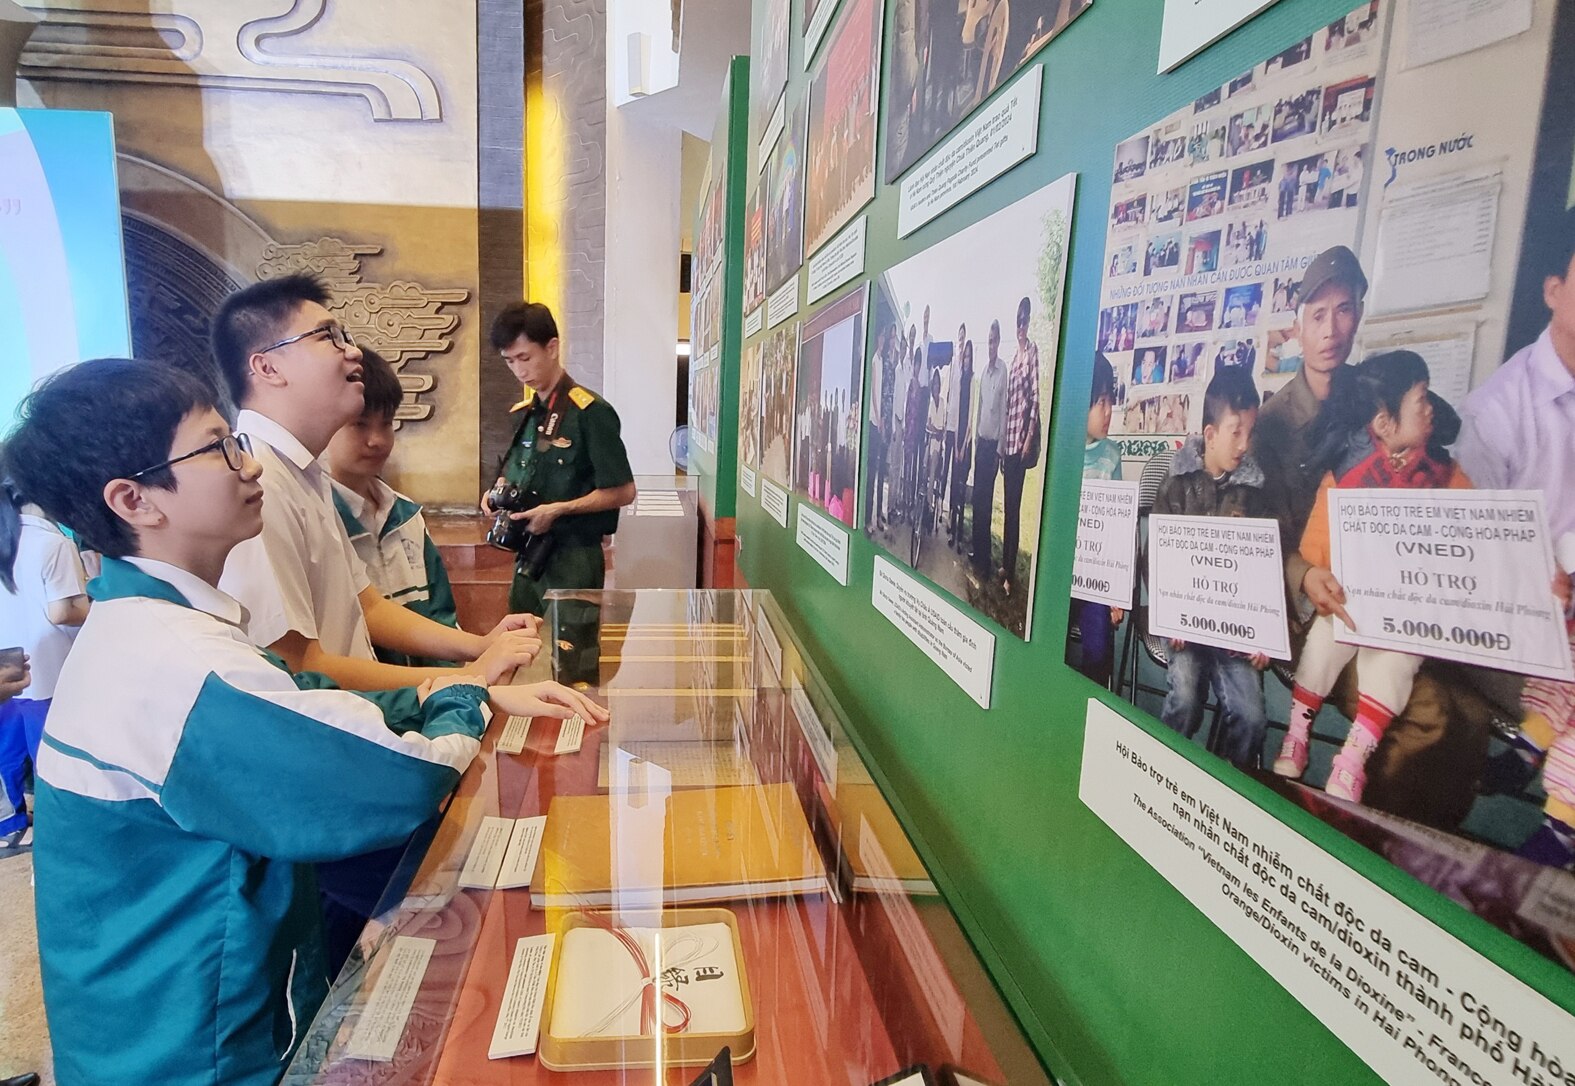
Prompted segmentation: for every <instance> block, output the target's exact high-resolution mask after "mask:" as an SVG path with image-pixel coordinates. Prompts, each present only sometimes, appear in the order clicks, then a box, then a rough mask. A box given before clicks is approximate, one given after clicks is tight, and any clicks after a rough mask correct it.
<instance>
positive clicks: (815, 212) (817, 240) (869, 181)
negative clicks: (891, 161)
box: [804, 0, 882, 253]
mask: <svg viewBox="0 0 1575 1086" xmlns="http://www.w3.org/2000/svg"><path fill="white" fill-rule="evenodd" d="M881 6H882V5H881V3H880V0H844V3H843V6H842V11H841V12H840V13H839V14H838V15H837V16H836V20H837V21H836V24H835V25H834V26H833V27H832V28H831V33H830V35H829V38H828V42H827V45H826V47H825V49H824V51H823V52H822V54H821V59H820V65H819V67H817V68H816V69H815V74H814V76H813V77H812V78H811V80H810V86H809V117H810V126H809V178H808V180H807V182H806V184H805V187H806V192H805V194H804V219H805V222H804V237H805V241H806V245H805V252H806V253H813V252H814V251H815V250H817V249H819V248H820V247H821V245H823V244H825V243H826V242H827V241H829V240H830V239H831V237H832V236H833V235H834V234H836V232H837V231H838V230H840V229H842V226H843V224H844V223H846V222H847V221H848V220H849V219H851V218H852V217H853V216H854V214H855V213H856V212H857V211H858V209H859V208H861V207H863V206H864V205H865V204H866V203H868V202H869V199H870V197H872V196H874V195H875V98H876V96H877V95H878V93H879V87H880V15H881Z"/></svg>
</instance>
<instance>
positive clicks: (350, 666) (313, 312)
mask: <svg viewBox="0 0 1575 1086" xmlns="http://www.w3.org/2000/svg"><path fill="white" fill-rule="evenodd" d="M328 301H329V297H328V292H327V290H326V289H325V288H324V287H323V285H322V284H321V283H319V282H318V281H317V280H316V279H313V278H312V277H310V276H306V275H292V276H286V277H284V278H281V279H272V280H268V281H266V282H262V283H257V284H255V285H253V286H250V287H247V288H246V289H244V290H241V291H238V292H237V293H235V294H232V295H231V296H230V297H229V298H227V299H226V300H225V302H224V304H223V305H222V306H221V307H220V309H219V313H218V315H217V316H216V317H215V318H214V323H213V353H214V357H215V359H216V360H217V362H218V368H219V372H220V374H221V375H222V376H223V378H224V383H225V385H226V387H227V388H228V390H229V393H230V397H231V399H232V400H233V401H234V402H235V404H236V406H237V407H238V408H239V413H238V415H237V417H236V429H237V430H239V431H240V432H242V433H244V434H246V435H248V436H249V437H250V438H251V439H252V444H253V446H254V448H255V453H256V456H257V459H258V460H259V461H260V462H261V463H262V465H263V469H264V471H263V479H264V484H263V486H264V489H265V490H266V491H267V494H268V503H267V505H265V506H264V509H263V530H262V533H261V534H260V535H258V536H257V537H256V538H253V539H249V540H247V541H246V542H244V543H242V544H241V545H240V546H238V547H236V548H235V551H234V552H233V553H232V554H231V555H230V559H229V562H228V564H227V565H226V567H225V570H224V578H223V585H222V587H223V588H224V590H225V591H226V592H229V593H230V594H232V595H233V596H234V597H235V598H236V599H238V600H240V601H241V603H242V604H244V605H245V606H246V609H247V611H248V612H249V613H250V620H249V623H248V626H247V630H248V632H249V633H250V634H251V638H252V641H253V642H254V643H255V644H257V645H259V646H261V647H264V648H269V649H272V650H273V651H274V652H277V653H278V654H279V655H280V656H282V657H283V658H284V660H285V661H286V662H287V663H288V664H289V665H290V667H291V669H292V670H295V671H318V672H322V673H324V674H326V675H329V676H331V677H332V678H333V679H334V681H335V682H338V683H340V684H341V685H343V686H346V687H348V688H351V689H356V690H384V689H389V688H392V687H397V686H409V685H413V684H415V683H418V682H420V681H422V680H423V679H427V678H432V677H434V676H436V675H440V674H443V673H444V672H443V671H442V670H440V669H437V668H428V669H420V668H408V667H398V666H395V665H391V664H386V663H382V662H380V661H379V660H378V659H377V657H376V654H375V651H374V649H373V646H374V645H375V646H377V647H378V648H381V649H385V650H387V651H390V652H398V653H405V654H408V655H411V656H422V657H430V658H433V659H437V660H447V661H458V662H468V661H474V663H473V664H471V665H470V667H469V670H473V671H475V672H477V673H478V674H480V675H482V676H484V678H485V679H486V680H487V681H488V682H497V681H499V680H500V679H501V678H503V677H504V676H506V675H507V674H509V673H510V672H511V671H512V670H513V669H514V668H515V667H517V666H521V665H524V664H528V663H529V662H530V661H531V659H533V658H534V656H535V654H536V652H537V651H538V650H539V649H540V641H539V640H538V639H537V638H536V636H535V625H534V623H533V622H532V621H531V620H530V619H528V618H526V617H524V616H517V615H510V616H508V617H506V618H505V619H504V620H503V621H502V622H500V623H499V624H498V626H497V627H496V628H494V629H493V630H492V631H490V632H489V633H487V634H486V635H484V636H478V635H475V634H470V633H466V632H465V631H463V630H458V629H454V628H452V627H449V626H445V625H442V624H441V623H438V622H434V621H432V620H431V619H429V618H426V617H425V616H423V615H420V614H417V613H416V612H415V611H411V610H408V609H406V608H404V607H401V606H399V604H397V603H394V602H392V601H390V600H387V599H384V598H383V596H382V594H381V593H379V592H378V590H377V589H376V588H374V587H372V584H371V581H370V579H369V578H368V576H367V572H366V568H365V566H364V565H363V564H362V563H361V560H360V559H359V558H358V557H357V556H356V553H355V550H354V548H353V547H352V546H351V544H350V539H349V537H348V536H347V535H346V534H345V530H344V527H343V526H342V525H341V524H340V521H339V515H338V513H337V512H336V511H335V509H334V504H333V492H332V487H331V483H330V480H329V477H328V472H327V470H326V469H325V468H324V466H323V464H322V463H321V460H320V457H321V456H322V454H323V451H324V450H325V449H326V448H327V447H328V443H329V440H330V439H332V437H333V436H334V434H336V433H337V432H338V431H339V429H340V428H341V427H343V426H344V425H345V424H347V423H349V422H352V421H354V420H355V419H357V418H359V417H360V415H361V412H362V407H363V397H362V385H361V381H362V369H363V367H362V361H361V352H360V350H359V349H357V347H356V345H355V342H354V340H353V339H352V338H351V336H350V334H349V333H348V332H346V331H345V329H344V328H343V327H341V326H340V324H339V322H338V321H337V320H335V319H334V318H333V316H332V315H331V314H330V313H329V312H328V308H327V303H328Z"/></svg>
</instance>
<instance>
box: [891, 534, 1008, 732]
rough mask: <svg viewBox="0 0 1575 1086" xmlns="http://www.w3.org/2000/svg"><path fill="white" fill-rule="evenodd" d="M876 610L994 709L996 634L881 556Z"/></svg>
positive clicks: (972, 695)
mask: <svg viewBox="0 0 1575 1086" xmlns="http://www.w3.org/2000/svg"><path fill="white" fill-rule="evenodd" d="M870 595H871V602H872V603H874V605H875V610H877V611H879V612H880V613H881V614H883V615H885V616H886V618H887V619H888V620H889V621H890V622H891V624H892V625H893V626H896V627H897V629H899V630H901V631H902V633H903V635H904V636H905V637H907V639H908V640H909V641H912V642H913V643H914V644H915V645H917V646H918V647H919V650H920V651H921V652H923V653H924V655H926V656H928V657H929V658H930V659H931V660H932V661H934V663H935V665H936V666H937V667H939V668H940V669H941V670H942V671H944V672H945V673H946V675H947V677H948V678H950V679H951V680H952V682H954V683H956V684H957V685H958V686H960V687H962V689H963V692H964V693H966V694H967V695H968V696H969V697H970V698H972V699H973V700H974V701H976V702H978V704H979V707H980V708H982V709H988V708H989V707H990V691H991V686H992V684H993V683H994V681H995V635H994V634H993V633H991V632H990V631H989V630H987V629H985V628H984V627H983V626H981V625H980V624H979V623H977V622H975V621H974V620H973V619H971V618H969V617H968V616H967V615H965V614H964V613H963V612H962V611H961V610H960V609H958V608H956V607H953V606H952V605H951V604H950V603H947V602H946V601H945V600H943V599H941V598H940V597H939V596H937V595H936V594H935V593H934V592H932V591H931V590H930V589H929V588H926V587H925V586H924V584H923V583H921V582H920V581H917V580H915V579H914V578H912V577H910V576H908V574H906V573H904V572H903V571H902V570H900V569H898V568H897V567H896V566H895V565H893V564H892V563H891V562H890V561H889V560H888V559H885V558H882V557H880V556H878V555H877V556H876V558H875V584H874V587H873V588H872V589H871V592H870Z"/></svg>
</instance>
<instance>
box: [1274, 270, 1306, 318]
mask: <svg viewBox="0 0 1575 1086" xmlns="http://www.w3.org/2000/svg"><path fill="white" fill-rule="evenodd" d="M1301 294H1302V281H1301V280H1300V279H1292V278H1285V279H1281V278H1280V277H1279V276H1275V277H1274V291H1273V296H1272V297H1273V301H1272V302H1271V303H1270V305H1269V312H1271V313H1294V312H1296V306H1297V303H1298V302H1299V301H1300V300H1301Z"/></svg>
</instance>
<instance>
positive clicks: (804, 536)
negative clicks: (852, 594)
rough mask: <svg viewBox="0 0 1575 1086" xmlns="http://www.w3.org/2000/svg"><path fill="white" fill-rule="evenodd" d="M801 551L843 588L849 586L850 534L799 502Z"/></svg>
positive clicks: (797, 534)
mask: <svg viewBox="0 0 1575 1086" xmlns="http://www.w3.org/2000/svg"><path fill="white" fill-rule="evenodd" d="M796 536H797V539H798V545H799V549H801V550H802V551H804V553H805V554H808V555H809V556H810V557H811V558H813V559H814V560H815V561H816V562H817V563H819V564H820V568H822V569H824V570H825V571H826V572H827V573H829V574H831V577H832V579H833V580H835V581H836V582H837V583H838V584H840V585H841V586H842V587H843V588H846V587H847V586H848V533H847V532H846V531H844V530H843V529H842V528H841V527H840V526H839V525H838V524H837V523H836V522H835V521H833V520H831V519H830V518H829V517H823V516H821V515H820V514H819V513H818V512H816V511H815V510H814V509H812V508H811V507H809V506H808V505H806V504H804V503H803V502H799V505H798V531H797V533H796Z"/></svg>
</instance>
